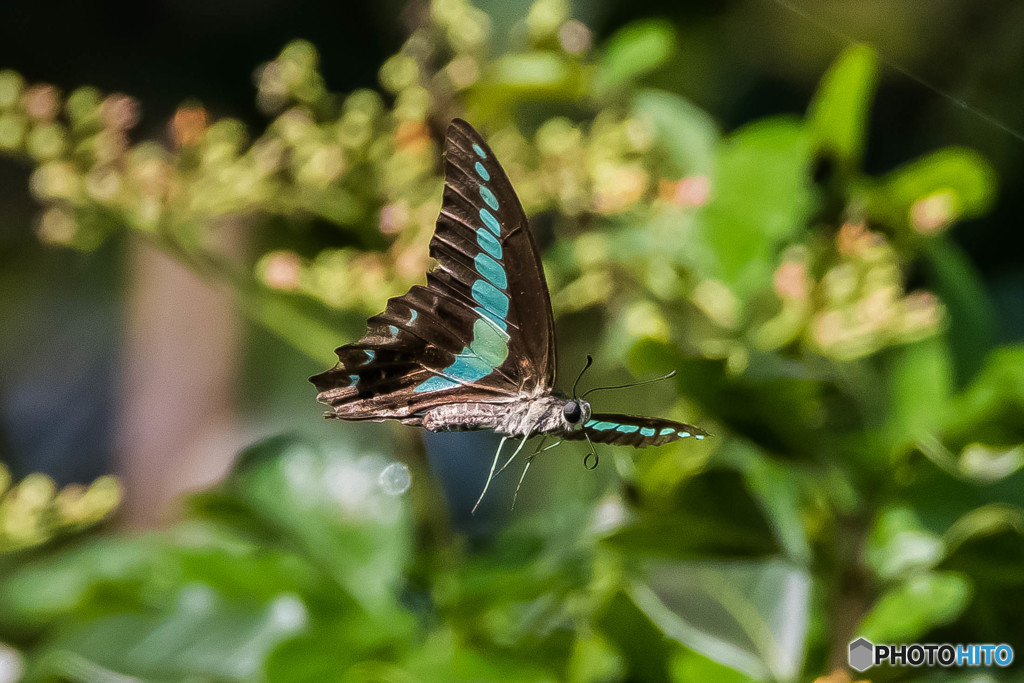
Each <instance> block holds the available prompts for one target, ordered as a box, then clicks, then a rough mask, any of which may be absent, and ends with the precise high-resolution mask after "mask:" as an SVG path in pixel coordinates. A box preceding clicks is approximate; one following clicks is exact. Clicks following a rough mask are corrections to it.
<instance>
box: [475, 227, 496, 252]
mask: <svg viewBox="0 0 1024 683" xmlns="http://www.w3.org/2000/svg"><path fill="white" fill-rule="evenodd" d="M476 243H477V244H479V245H480V248H481V249H483V250H484V251H486V252H487V253H488V254H490V255H491V256H492V257H493V258H495V259H500V258H501V242H499V241H498V238H497V237H495V236H494V235H492V234H491V233H490V231H488V230H484V229H483V228H477V231H476Z"/></svg>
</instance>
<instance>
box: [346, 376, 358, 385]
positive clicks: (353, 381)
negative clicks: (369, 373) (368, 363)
mask: <svg viewBox="0 0 1024 683" xmlns="http://www.w3.org/2000/svg"><path fill="white" fill-rule="evenodd" d="M358 381H359V375H349V376H348V383H349V385H350V386H353V387H354V386H355V385H356V382H358Z"/></svg>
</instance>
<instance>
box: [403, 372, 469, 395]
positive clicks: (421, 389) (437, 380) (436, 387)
mask: <svg viewBox="0 0 1024 683" xmlns="http://www.w3.org/2000/svg"><path fill="white" fill-rule="evenodd" d="M457 386H459V383H458V382H453V381H452V380H450V379H448V378H447V377H439V376H437V375H435V376H434V377H431V378H430V379H428V380H426V381H425V382H423V383H421V384H419V385H418V386H417V387H416V388H415V389H413V391H415V392H416V393H417V394H422V393H425V392H428V391H441V390H442V389H451V388H452V387H457Z"/></svg>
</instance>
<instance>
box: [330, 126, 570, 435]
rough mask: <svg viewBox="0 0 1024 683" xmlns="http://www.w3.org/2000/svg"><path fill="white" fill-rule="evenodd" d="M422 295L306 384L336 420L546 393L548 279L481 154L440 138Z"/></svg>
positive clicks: (385, 316) (380, 319) (461, 136)
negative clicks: (436, 209)
mask: <svg viewBox="0 0 1024 683" xmlns="http://www.w3.org/2000/svg"><path fill="white" fill-rule="evenodd" d="M430 255H431V256H432V257H433V258H435V259H436V260H437V267H436V268H435V269H434V270H432V271H431V272H429V273H428V274H427V286H426V287H422V286H416V287H413V288H412V289H410V290H409V292H407V293H406V294H405V295H403V296H400V297H396V298H393V299H390V300H389V301H388V304H387V308H386V310H385V311H384V312H383V313H381V314H379V315H376V316H374V317H373V318H370V320H369V322H368V326H367V331H366V334H365V335H364V336H363V338H362V339H360V340H359V341H358V342H356V343H354V344H348V345H346V346H342V347H341V348H339V349H338V350H337V354H338V359H339V362H338V364H337V365H336V366H335V367H334V368H333V369H332V370H328V371H327V372H325V373H322V374H320V375H316V376H315V377H312V378H311V381H312V382H313V383H314V384H315V385H316V387H317V389H318V390H319V392H320V393H319V395H318V396H317V399H318V400H319V401H320V402H322V403H324V404H326V405H329V406H331V407H332V408H333V410H334V416H335V417H339V418H343V419H350V420H382V419H387V418H398V419H403V420H404V421H407V422H411V423H416V421H417V416H419V415H421V414H422V413H423V411H425V410H427V409H429V408H431V407H433V406H436V405H440V404H445V403H453V402H504V401H511V400H514V399H516V398H518V397H520V396H521V395H523V394H524V393H525V394H532V393H534V392H537V391H538V390H540V391H546V390H548V389H550V387H551V386H552V384H553V383H554V369H555V350H554V325H553V321H552V315H551V302H550V299H549V296H548V290H547V283H546V282H545V280H544V270H543V267H542V265H541V261H540V255H539V253H538V251H537V247H536V244H535V242H534V240H533V236H532V234H531V233H530V228H529V224H528V223H527V221H526V216H525V214H524V213H523V209H522V206H521V205H520V203H519V199H518V198H517V197H516V195H515V192H514V191H513V189H512V185H511V183H510V182H509V180H508V177H507V176H506V175H505V172H504V170H502V168H501V166H500V165H498V162H497V160H496V159H495V158H494V155H493V153H492V152H491V150H490V148H489V147H488V146H487V144H486V143H485V142H484V141H483V140H482V139H481V138H480V136H479V135H478V134H477V133H476V131H474V130H473V128H472V127H471V126H470V125H469V124H468V123H466V122H465V121H461V120H458V119H456V120H455V121H453V122H452V123H451V125H450V126H449V127H448V133H447V138H446V146H445V188H444V198H443V203H442V206H441V213H440V215H439V216H438V219H437V226H436V228H435V231H434V236H433V238H432V239H431V241H430Z"/></svg>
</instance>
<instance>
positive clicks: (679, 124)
mask: <svg viewBox="0 0 1024 683" xmlns="http://www.w3.org/2000/svg"><path fill="white" fill-rule="evenodd" d="M633 112H634V115H635V116H637V117H639V118H641V119H645V120H647V121H649V122H650V124H651V125H652V127H653V128H654V135H655V138H656V139H657V141H658V144H659V145H660V146H661V147H662V148H663V149H665V150H666V151H667V152H668V156H669V159H670V160H671V161H672V163H673V165H674V167H675V168H674V170H675V171H676V173H678V174H679V175H680V176H683V175H703V176H708V177H713V174H714V166H715V147H716V145H717V144H718V126H717V125H716V124H715V122H714V119H712V118H711V116H709V115H708V113H707V112H705V111H704V110H703V109H700V108H699V107H697V106H696V105H694V104H693V103H692V102H690V101H689V100H687V99H685V98H683V97H680V96H679V95H676V94H674V93H669V92H665V91H663V90H641V91H639V92H638V93H637V94H636V95H635V96H634V97H633Z"/></svg>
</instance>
